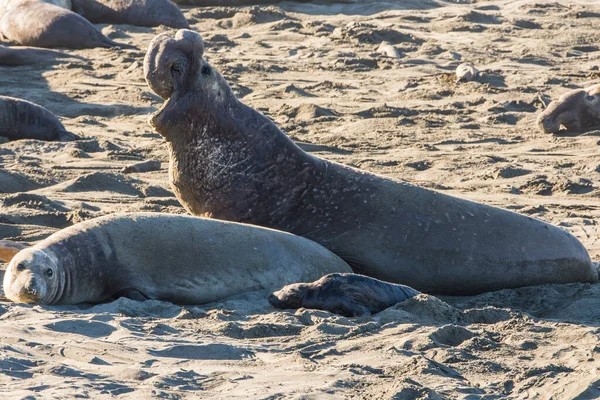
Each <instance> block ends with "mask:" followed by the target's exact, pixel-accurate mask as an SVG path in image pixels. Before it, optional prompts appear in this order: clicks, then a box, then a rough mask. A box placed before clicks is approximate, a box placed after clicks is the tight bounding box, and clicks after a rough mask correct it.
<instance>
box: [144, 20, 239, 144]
mask: <svg viewBox="0 0 600 400" xmlns="http://www.w3.org/2000/svg"><path fill="white" fill-rule="evenodd" d="M203 55H204V41H203V40H202V37H201V36H200V35H199V34H198V33H196V32H192V31H190V30H187V29H181V30H179V31H178V32H177V34H176V35H175V37H174V38H173V37H172V36H170V35H168V34H161V35H158V36H156V37H155V38H154V39H153V40H152V42H151V43H150V46H149V47H148V51H147V53H146V57H145V59H144V75H145V77H146V82H147V83H148V86H150V88H151V89H152V90H153V91H154V92H155V93H156V94H158V95H159V96H160V97H162V98H163V99H165V100H167V101H166V102H165V103H164V104H163V106H162V107H161V109H160V110H158V111H157V112H156V113H155V114H153V115H152V116H151V117H150V121H149V122H150V125H151V126H152V127H153V128H154V129H156V130H157V132H158V133H160V134H163V135H164V134H165V133H166V132H164V130H165V129H166V128H165V127H166V126H171V125H169V124H168V123H166V122H167V120H168V119H169V110H170V109H171V108H177V109H178V111H179V115H181V112H182V111H183V110H184V109H187V108H191V107H192V106H194V107H193V108H194V110H195V112H196V113H201V112H202V110H207V109H208V110H212V109H215V108H221V107H219V106H220V105H221V104H223V103H224V102H225V101H227V100H232V99H235V95H234V94H233V92H232V91H231V88H230V87H229V85H228V84H227V82H226V81H225V79H223V77H222V76H221V74H219V73H218V72H217V71H216V70H215V69H214V68H213V67H212V66H211V65H210V64H209V63H208V62H207V61H206V60H205V59H204V58H202V56H203Z"/></svg>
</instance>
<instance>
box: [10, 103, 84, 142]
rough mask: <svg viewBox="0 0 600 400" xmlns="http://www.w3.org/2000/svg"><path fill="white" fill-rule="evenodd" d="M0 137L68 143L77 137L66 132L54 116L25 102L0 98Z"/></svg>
mask: <svg viewBox="0 0 600 400" xmlns="http://www.w3.org/2000/svg"><path fill="white" fill-rule="evenodd" d="M0 136H4V137H7V138H8V140H19V139H37V140H59V141H61V142H68V141H71V140H77V139H79V136H77V135H75V134H73V133H71V132H69V131H67V130H66V129H65V127H64V126H63V124H62V123H61V122H60V121H59V120H58V118H57V117H56V115H54V114H52V113H51V112H50V111H48V110H46V109H45V108H44V107H42V106H39V105H37V104H35V103H32V102H30V101H27V100H22V99H15V98H13V97H7V96H0Z"/></svg>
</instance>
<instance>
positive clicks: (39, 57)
mask: <svg viewBox="0 0 600 400" xmlns="http://www.w3.org/2000/svg"><path fill="white" fill-rule="evenodd" d="M63 58H72V59H79V60H82V58H81V57H77V56H72V55H70V54H66V53H62V52H60V51H54V50H46V49H36V48H35V47H7V46H1V45H0V66H6V67H17V66H20V65H32V64H44V65H48V64H52V63H56V62H58V59H63Z"/></svg>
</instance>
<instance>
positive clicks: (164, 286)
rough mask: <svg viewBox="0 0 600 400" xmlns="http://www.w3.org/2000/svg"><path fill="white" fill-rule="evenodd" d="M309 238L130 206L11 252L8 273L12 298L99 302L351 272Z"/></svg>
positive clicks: (200, 296)
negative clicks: (127, 210)
mask: <svg viewBox="0 0 600 400" xmlns="http://www.w3.org/2000/svg"><path fill="white" fill-rule="evenodd" d="M350 271H351V270H350V267H349V266H348V265H347V264H346V263H345V262H344V261H342V260H341V259H340V258H339V257H337V256H336V255H335V254H333V253H331V252H330V251H328V250H327V249H325V248H323V247H322V246H320V245H318V244H317V243H314V242H311V241H310V240H307V239H304V238H301V237H298V236H294V235H291V234H289V233H285V232H279V231H274V230H271V229H266V228H260V227H255V226H249V225H244V224H236V223H232V222H224V221H216V220H211V219H203V218H196V217H190V216H183V215H172V214H159V213H128V214H114V215H110V216H105V217H100V218H95V219H91V220H88V221H85V222H81V223H79V224H76V225H73V226H71V227H69V228H66V229H63V230H61V231H59V232H57V233H55V234H53V235H51V236H49V237H48V238H46V239H45V240H43V241H41V242H39V243H38V244H36V245H35V246H33V247H30V248H27V249H25V250H22V251H20V252H19V253H17V254H16V255H15V256H14V257H13V259H12V260H11V262H10V263H9V265H8V268H7V270H6V273H5V275H4V293H5V295H6V297H8V298H9V299H10V300H13V301H18V302H25V303H39V304H77V303H98V302H102V301H105V300H108V299H111V298H115V297H118V296H125V297H130V298H132V299H135V300H145V299H154V300H165V301H171V302H173V303H178V304H204V303H209V302H212V301H216V300H219V299H223V298H225V297H229V296H232V295H236V294H239V293H243V292H247V291H254V290H262V289H269V290H275V289H278V288H281V287H282V286H283V285H286V284H289V283H295V282H308V281H312V280H315V279H318V278H319V277H321V276H323V275H326V274H329V273H333V272H350Z"/></svg>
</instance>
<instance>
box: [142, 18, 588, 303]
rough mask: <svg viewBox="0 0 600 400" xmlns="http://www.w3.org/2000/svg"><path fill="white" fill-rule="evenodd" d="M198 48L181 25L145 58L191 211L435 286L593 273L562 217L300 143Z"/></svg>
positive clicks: (159, 119) (399, 279)
mask: <svg viewBox="0 0 600 400" xmlns="http://www.w3.org/2000/svg"><path fill="white" fill-rule="evenodd" d="M203 52H204V43H203V41H202V39H201V38H200V36H199V35H198V34H196V33H194V32H191V31H185V30H181V31H179V32H178V33H177V35H176V36H175V38H172V37H170V36H168V35H166V34H163V35H159V36H157V37H156V38H154V40H153V41H152V43H151V44H150V47H149V49H148V52H147V54H146V59H145V64H144V70H145V73H146V80H147V82H148V84H149V85H150V87H151V88H152V89H153V90H154V91H155V92H156V93H157V94H158V95H160V96H161V97H163V98H164V99H168V100H167V101H166V102H165V104H164V105H163V107H162V108H161V109H160V110H159V111H157V112H156V113H155V114H154V115H153V116H152V117H151V120H150V124H151V125H152V126H153V127H154V129H155V130H156V131H157V132H158V133H160V134H161V135H162V136H163V137H164V138H165V140H166V142H167V144H168V148H169V151H170V158H171V161H170V162H171V164H170V179H171V183H172V185H173V188H174V190H175V193H176V195H177V197H178V198H179V200H180V201H181V203H182V204H183V205H184V206H185V207H186V209H187V210H188V211H189V212H190V213H192V214H195V215H204V216H209V217H214V218H219V219H224V220H230V221H238V222H246V223H252V224H256V225H262V226H267V227H271V228H275V229H279V230H284V231H287V232H292V233H295V234H297V235H300V236H304V237H306V238H309V239H312V240H314V241H316V242H318V243H320V244H322V245H323V246H325V247H327V248H328V249H329V250H331V251H332V252H334V253H336V254H337V255H339V256H340V257H341V258H343V259H344V260H345V261H346V262H348V263H349V264H350V265H351V266H352V267H353V269H354V270H355V271H356V272H359V273H362V274H365V275H369V276H372V277H375V278H378V279H382V280H385V281H390V282H396V283H402V284H405V285H409V286H412V287H414V288H416V289H419V290H423V291H428V292H433V293H456V294H459V293H460V294H471V293H480V292H485V291H491V290H497V289H502V288H510V287H519V286H526V285H534V284H542V283H552V282H554V283H560V282H594V281H597V279H598V276H597V272H596V270H595V269H594V268H593V267H592V264H591V261H590V258H589V255H588V253H587V251H586V250H585V249H584V248H583V246H582V245H581V243H580V242H579V241H578V240H577V239H575V237H573V236H572V235H571V234H569V233H568V232H566V231H564V230H562V229H560V228H558V227H555V226H552V225H549V224H547V223H544V222H542V221H539V220H536V219H533V218H530V217H527V216H523V215H519V214H516V213H513V212H510V211H507V210H502V209H499V208H495V207H491V206H487V205H484V204H479V203H474V202H471V201H467V200H463V199H458V198H455V197H451V196H447V195H444V194H441V193H438V192H435V191H430V190H426V189H423V188H419V187H416V186H412V185H409V184H406V183H401V182H397V181H393V180H390V179H385V178H382V177H379V176H377V175H374V174H371V173H367V172H363V171H360V170H357V169H354V168H349V167H346V166H344V165H341V164H337V163H334V162H330V161H326V160H323V159H319V158H317V157H314V156H311V155H309V154H307V153H305V152H304V151H302V150H301V149H300V148H299V147H298V146H296V145H295V144H294V143H293V142H292V141H291V140H290V139H289V138H288V137H287V136H286V135H284V134H283V133H282V132H281V131H280V130H279V129H278V128H277V127H276V126H275V124H273V122H271V121H270V120H269V119H268V118H266V117H265V116H263V115H262V114H260V113H259V112H257V111H255V110H253V109H251V108H249V107H248V106H246V105H244V104H242V103H241V102H240V101H239V100H237V99H236V97H235V95H234V94H233V92H232V91H231V89H230V87H229V85H228V84H227V83H226V82H225V80H224V79H223V78H222V77H221V75H220V74H219V73H218V72H217V71H216V70H215V69H214V68H212V67H211V66H210V65H209V64H208V63H207V62H206V61H205V60H204V59H203V58H202V55H203Z"/></svg>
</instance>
